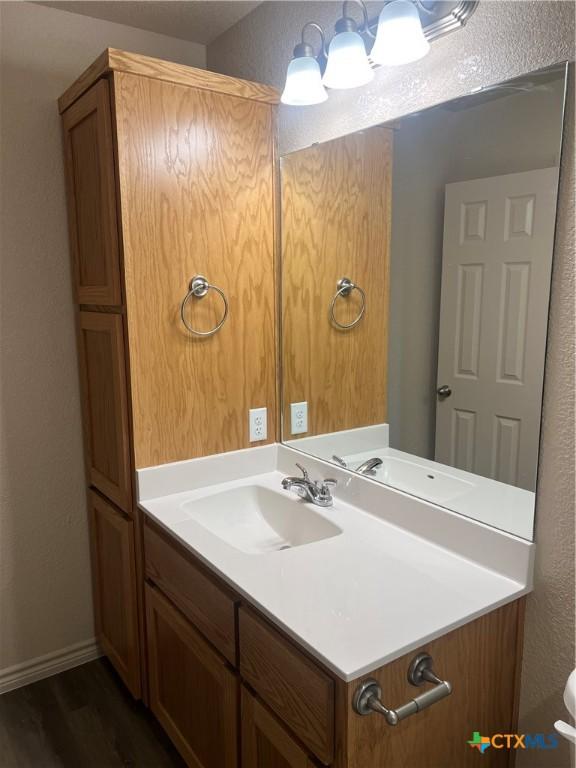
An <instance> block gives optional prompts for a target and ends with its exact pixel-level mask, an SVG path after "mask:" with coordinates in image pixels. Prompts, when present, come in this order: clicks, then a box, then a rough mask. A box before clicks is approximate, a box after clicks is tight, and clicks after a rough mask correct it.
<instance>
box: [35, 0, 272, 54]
mask: <svg viewBox="0 0 576 768" xmlns="http://www.w3.org/2000/svg"><path fill="white" fill-rule="evenodd" d="M38 5H46V6H48V7H50V8H57V9H58V10H61V11H69V12H71V13H80V14H82V15H83V16H91V17H92V18H94V19H104V20H105V21H113V22H116V23H117V24H126V25H127V26H130V27H137V28H138V29H146V30H148V31H149V32H158V33H160V34H163V35H169V36H170V37H178V38H181V39H182V40H189V41H190V42H193V43H202V44H203V45H208V43H211V42H212V40H214V39H215V38H216V37H218V36H219V35H221V34H222V33H223V32H225V31H226V30H227V29H229V28H230V27H232V26H233V25H234V24H236V22H237V21H239V20H240V19H241V18H243V17H244V16H246V15H247V14H248V13H250V11H252V10H254V8H256V7H257V6H258V5H260V2H244V0H234V1H233V2H219V0H209V1H208V2H201V1H196V0H195V1H194V2H190V1H189V0H179V1H178V2H173V0H161V1H160V2H156V0H144V1H142V0H127V1H126V0H65V2H39V3H38Z"/></svg>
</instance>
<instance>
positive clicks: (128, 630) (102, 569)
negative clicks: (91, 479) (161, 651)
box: [88, 491, 141, 698]
mask: <svg viewBox="0 0 576 768" xmlns="http://www.w3.org/2000/svg"><path fill="white" fill-rule="evenodd" d="M88 500H89V514H90V546H91V553H92V582H93V592H94V615H95V623H96V636H97V638H98V642H99V643H100V645H101V646H102V649H103V651H104V653H105V654H106V655H107V656H108V658H109V659H110V661H111V662H112V664H113V665H114V667H115V668H116V670H117V672H118V673H119V675H120V677H121V678H122V679H123V680H124V682H125V683H126V685H127V687H128V689H129V690H130V692H131V693H132V695H133V696H134V697H136V698H139V697H140V694H141V683H140V642H139V634H138V605H137V593H136V590H137V587H136V565H135V553H134V549H135V542H134V523H133V522H132V520H129V519H128V518H127V517H125V516H124V515H123V514H121V513H120V512H118V511H117V510H116V509H114V507H113V506H112V505H111V504H109V503H107V502H106V501H105V500H104V499H103V498H102V497H101V496H98V494H96V493H94V491H90V492H89V497H88Z"/></svg>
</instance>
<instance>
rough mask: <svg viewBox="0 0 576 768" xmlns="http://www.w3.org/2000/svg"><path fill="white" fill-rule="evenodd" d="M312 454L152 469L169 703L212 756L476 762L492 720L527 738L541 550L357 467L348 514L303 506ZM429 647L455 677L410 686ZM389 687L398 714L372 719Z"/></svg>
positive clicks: (372, 765)
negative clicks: (529, 659) (403, 493)
mask: <svg viewBox="0 0 576 768" xmlns="http://www.w3.org/2000/svg"><path fill="white" fill-rule="evenodd" d="M294 460H298V454H297V453H296V452H295V451H292V450H290V449H288V448H285V447H283V446H272V447H270V448H260V449H249V450H247V451H241V452H235V453H232V454H224V455H220V456H216V457H211V458H206V459H200V460H197V461H191V462H181V463H180V464H175V465H170V466H168V467H157V468H152V469H146V470H142V471H139V472H138V484H139V495H140V499H141V501H140V505H141V508H142V510H143V511H144V512H145V514H146V516H145V524H144V553H145V569H146V578H147V585H146V606H147V639H148V662H149V676H150V707H151V709H152V711H153V712H154V713H155V714H156V716H157V717H158V719H159V720H160V722H161V723H162V724H163V726H164V727H165V729H166V731H167V732H168V733H169V734H170V736H171V737H172V739H173V740H174V742H175V743H176V744H177V745H178V747H179V749H180V751H181V753H182V754H183V755H184V756H185V758H186V760H187V761H188V763H189V764H190V765H193V766H196V765H200V766H204V765H218V766H236V765H240V764H241V765H243V766H247V768H256V767H258V768H274V767H275V766H296V767H300V766H312V765H316V764H318V763H319V764H322V765H326V766H342V768H344V767H345V766H347V767H352V766H354V767H355V768H356V767H357V768H361V767H362V768H379V766H382V765H387V766H393V767H396V766H397V767H398V768H401V767H402V768H403V767H404V766H418V767H419V768H420V766H422V768H426V767H427V766H440V765H443V766H444V765H446V766H448V765H454V766H466V765H470V766H472V765H474V761H475V760H477V759H478V755H476V754H475V753H476V750H475V749H472V748H471V747H470V746H469V745H468V744H467V740H471V739H472V734H473V732H474V731H480V732H482V733H494V732H505V733H508V732H513V731H514V729H515V721H514V718H515V709H516V701H517V695H518V680H519V671H520V665H521V656H520V653H519V646H520V643H521V639H522V619H523V600H522V596H523V595H524V594H526V592H527V591H529V588H530V586H529V585H530V581H529V580H530V573H531V559H532V549H533V547H532V545H531V544H528V543H527V542H521V541H519V540H516V539H514V538H513V537H504V538H503V536H502V534H500V533H499V532H497V531H490V530H487V529H485V528H483V527H482V526H480V525H479V524H477V523H475V522H474V521H469V520H465V519H463V518H459V517H457V516H455V515H452V514H451V513H448V512H446V511H444V510H440V509H435V508H433V507H431V506H430V507H429V508H428V509H427V515H428V520H427V521H426V523H425V524H424V526H422V515H421V512H422V509H421V508H419V507H420V503H419V502H414V500H412V499H409V498H408V497H398V498H394V497H395V496H398V494H396V493H395V492H393V491H389V490H388V491H387V490H385V489H382V488H380V487H378V485H377V484H376V483H373V482H372V481H367V480H364V479H363V478H350V477H349V476H347V475H348V473H347V472H346V471H344V470H343V471H336V473H335V474H336V475H337V476H336V477H335V478H334V479H335V480H336V483H337V484H336V486H335V487H333V491H334V494H335V496H334V501H333V505H332V506H328V507H318V506H316V505H312V504H307V503H302V501H301V500H300V499H299V498H298V497H297V496H295V495H293V494H289V493H288V492H286V491H284V490H283V489H282V479H283V477H284V476H285V475H286V474H287V473H288V472H291V470H292V469H293V467H294V464H293V462H294ZM306 466H307V468H308V469H309V470H310V474H311V476H312V477H314V476H318V473H321V472H322V471H325V470H326V468H327V467H326V466H325V465H323V463H322V462H319V461H315V460H306ZM320 476H321V475H320ZM229 478H233V479H229ZM216 479H217V480H216ZM215 481H216V482H215ZM366 486H367V487H366ZM168 489H170V490H172V491H174V492H173V493H168V494H166V495H164V494H165V492H166V490H168ZM399 520H402V523H403V527H402V528H400V527H399V526H398V524H397V523H398V522H399ZM420 654H428V655H430V656H431V658H432V662H431V663H432V669H433V672H434V673H435V674H436V675H437V676H438V677H439V678H441V679H438V680H437V681H436V682H434V681H431V682H426V681H420V682H421V684H420V685H418V686H416V685H414V684H411V683H410V682H409V679H408V674H409V669H410V666H411V664H412V663H413V662H414V660H415V659H417V658H418V656H419V655H420ZM443 681H447V682H448V683H449V686H450V687H451V689H452V690H451V693H449V692H448V691H449V690H450V689H449V687H447V686H446V683H444V682H443ZM374 683H376V684H377V686H379V688H378V693H379V695H380V697H381V700H382V703H383V704H384V705H385V706H386V708H387V709H389V710H391V709H393V710H396V711H397V713H398V715H399V717H400V718H402V719H400V721H399V722H398V723H397V724H393V723H394V715H393V714H390V713H388V715H387V716H385V714H383V713H379V712H376V711H373V710H371V709H369V708H368V709H367V710H366V713H365V714H363V715H361V714H359V713H358V711H357V710H358V709H359V704H358V701H357V699H358V698H359V696H360V693H361V691H362V690H363V689H366V688H367V687H368V686H369V685H371V684H374ZM371 690H374V689H371ZM436 691H437V693H436ZM423 694H424V699H422V698H421V697H422V695H423ZM436 695H437V696H438V698H437V699H436V700H435V701H433V703H431V704H430V705H429V706H428V707H426V708H424V707H423V708H422V710H421V711H417V710H416V707H415V706H414V705H413V706H412V707H411V709H412V710H414V711H413V712H412V713H411V714H408V713H407V711H406V710H407V707H406V706H404V707H403V706H402V705H408V704H409V703H410V702H412V701H413V700H414V699H416V698H417V697H418V699H417V700H418V701H422V703H423V704H424V702H425V701H426V699H427V698H430V697H432V696H433V697H435V696H436ZM408 711H410V708H408ZM403 715H407V716H406V717H405V718H403V717H402V716H403ZM391 723H392V724H391ZM238 729H239V732H240V733H239V734H238ZM238 736H240V745H241V746H240V749H241V758H240V756H239V754H238V753H237V743H238ZM486 762H487V763H488V765H494V766H499V765H502V766H504V765H508V764H509V763H508V754H507V753H502V752H498V751H497V750H494V753H493V754H489V755H487V756H486Z"/></svg>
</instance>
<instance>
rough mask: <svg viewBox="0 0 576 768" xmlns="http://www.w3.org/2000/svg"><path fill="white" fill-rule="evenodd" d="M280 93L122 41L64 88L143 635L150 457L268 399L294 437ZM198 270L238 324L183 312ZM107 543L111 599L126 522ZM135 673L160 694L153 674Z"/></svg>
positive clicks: (106, 490)
mask: <svg viewBox="0 0 576 768" xmlns="http://www.w3.org/2000/svg"><path fill="white" fill-rule="evenodd" d="M278 100H279V99H278V93H277V92H276V91H275V90H274V89H273V88H270V87H268V86H265V85H259V84H257V83H249V82H247V81H244V80H238V79H236V78H231V77H225V76H223V75H218V74H216V73H214V72H206V71H204V70H198V69H193V68H191V67H185V66H182V65H179V64H173V63H170V62H165V61H160V60H158V59H151V58H149V57H146V56H138V55H135V54H129V53H126V52H123V51H117V50H114V49H108V50H107V51H105V52H104V53H103V54H102V55H101V56H100V57H99V58H98V59H97V60H96V61H95V62H94V64H92V66H90V67H89V68H88V69H87V70H86V72H84V74H82V75H81V76H80V77H79V78H78V80H77V81H76V82H75V83H74V84H73V85H72V86H71V87H70V88H69V89H68V90H67V91H66V93H65V94H63V96H62V97H61V98H60V100H59V109H60V112H61V114H62V124H63V134H64V157H65V166H66V180H67V193H68V218H69V230H70V250H71V255H72V263H73V275H74V294H75V298H76V304H77V305H78V307H77V310H78V311H77V326H78V339H79V364H80V378H81V384H82V401H83V421H84V435H85V453H86V466H87V474H88V482H89V485H90V487H91V488H96V489H98V491H99V492H100V493H102V494H103V495H104V496H106V498H107V499H109V500H110V501H111V502H113V503H114V504H115V505H117V506H118V507H120V509H121V510H123V512H125V513H126V515H127V516H128V517H131V518H132V520H133V522H134V525H133V528H130V526H129V525H128V523H126V525H127V526H128V527H127V528H126V530H128V529H130V531H131V533H130V535H128V534H126V538H125V539H124V544H127V541H128V539H129V538H130V541H131V542H132V544H131V550H130V551H131V557H132V560H133V562H132V564H131V567H132V569H133V571H134V573H135V574H136V578H137V581H138V584H137V587H136V590H137V597H138V606H140V610H139V616H138V626H139V628H140V638H139V640H140V645H141V647H143V646H144V640H145V637H144V616H143V611H142V609H141V608H142V606H143V604H144V598H143V591H144V585H143V574H144V566H143V562H142V556H141V553H142V530H143V521H142V516H141V513H140V512H139V510H138V509H137V508H136V507H135V506H134V498H133V491H132V489H133V487H135V476H134V473H135V470H136V469H138V468H141V467H148V466H151V465H157V464H164V463H167V462H171V461H178V460H182V459H190V458H193V457H195V456H205V455H208V454H211V453H217V452H224V451H232V450H237V449H241V448H247V447H249V445H250V443H249V434H248V411H249V409H250V408H256V407H258V408H260V407H266V408H267V409H268V441H269V442H273V441H274V440H275V439H276V340H275V332H276V331H275V326H276V298H275V296H276V290H275V284H274V275H275V266H274V159H275V148H274V141H275V115H274V112H275V105H276V104H277V103H278ZM196 274H204V275H205V276H206V277H207V279H208V280H209V281H210V283H213V284H214V285H216V286H218V287H219V288H221V289H222V290H223V291H224V293H225V296H226V300H227V302H228V304H229V316H228V319H227V321H226V323H225V324H224V325H223V326H222V328H221V330H220V331H219V332H218V333H216V334H214V335H213V336H209V337H200V336H195V335H193V334H191V333H190V332H189V331H188V330H187V329H186V328H185V327H184V325H183V323H182V321H181V318H180V305H181V302H182V300H183V299H184V297H185V296H186V294H187V293H188V290H189V284H190V281H191V278H192V277H193V276H194V275H196ZM222 310H223V305H222V302H221V299H220V297H219V294H218V293H217V292H216V291H214V290H210V291H209V293H208V295H207V296H205V297H204V298H202V300H200V299H193V300H190V301H189V302H188V306H187V313H188V315H187V317H188V321H189V322H190V323H191V324H192V325H193V326H195V327H198V329H200V330H206V329H207V328H210V327H211V326H212V325H214V323H215V321H216V320H217V319H218V318H219V317H220V315H221V313H222ZM118 520H122V521H123V522H126V521H124V519H123V518H122V517H121V516H120V517H119V518H118ZM110 530H111V529H109V531H110ZM156 543H157V544H158V547H157V549H156V553H157V555H158V558H157V559H155V560H154V562H153V563H152V564H151V567H152V568H154V569H155V570H154V575H155V577H156V578H157V579H159V580H161V582H162V587H163V589H165V590H166V591H167V593H168V594H169V595H170V597H171V599H173V600H174V602H175V603H176V604H177V605H178V607H179V608H180V609H181V610H182V611H183V612H184V613H185V614H186V615H187V616H189V618H192V619H193V620H194V621H195V622H196V623H197V625H198V626H199V627H200V629H201V631H204V632H206V633H208V632H209V633H210V636H211V641H210V642H211V643H213V645H214V646H215V647H216V648H217V649H218V650H219V651H220V652H222V653H223V654H224V655H225V656H226V657H227V658H228V659H229V660H230V661H232V662H234V663H235V662H236V637H235V631H234V622H235V619H234V611H235V609H234V604H233V603H232V602H231V601H230V599H229V598H228V597H226V596H225V595H224V593H218V594H217V593H216V592H212V593H210V589H209V586H210V579H209V578H207V577H206V574H205V571H204V570H203V569H202V568H196V567H194V566H191V565H190V563H186V561H185V558H183V559H182V558H181V559H180V560H178V559H175V560H174V561H173V562H170V563H167V562H166V561H165V560H163V559H162V542H161V541H159V540H157V541H156ZM108 546H111V547H112V550H111V552H110V553H108V552H107V551H106V547H108ZM97 549H98V559H97V560H95V562H96V563H98V562H99V563H100V565H99V566H98V567H99V569H100V570H99V574H98V576H97V578H95V580H94V583H95V601H96V606H97V609H98V606H99V605H105V604H106V605H107V601H108V596H107V595H105V594H103V593H101V592H100V590H101V589H102V588H103V586H102V585H103V584H105V583H107V581H106V580H107V579H108V578H110V577H109V574H107V573H106V569H107V568H109V567H112V568H113V567H114V566H113V565H111V563H113V561H114V557H116V549H114V547H113V542H112V537H107V538H102V540H101V541H99V542H98V544H97ZM125 555H126V552H123V556H125ZM158 569H160V570H158ZM182 577H184V582H183V581H182ZM180 587H182V588H180ZM199 594H203V595H204V596H205V597H204V602H202V601H201V600H200V601H199V600H198V599H197V596H198V595H199ZM125 598H127V593H126V590H122V591H120V592H119V593H118V594H117V595H116V596H115V600H116V602H115V603H114V610H115V611H116V610H117V614H115V615H117V618H118V619H120V618H121V616H120V614H121V611H120V608H121V602H120V601H121V600H122V599H125ZM132 609H133V605H132V604H131V605H130V606H129V608H127V609H126V610H129V611H130V616H132V614H131V611H132ZM203 622H204V623H203ZM105 634H106V633H104V634H103V635H102V636H103V638H104V637H105ZM103 647H104V650H105V651H106V652H107V653H109V656H110V659H111V661H112V662H113V663H114V664H115V665H116V666H117V668H118V670H119V672H120V674H121V675H122V676H123V677H124V678H125V679H126V678H127V673H126V665H127V663H128V659H127V658H125V657H124V656H122V655H121V654H118V653H115V651H114V643H113V642H105V641H103ZM130 668H131V670H135V669H137V660H130ZM142 672H143V677H145V669H142ZM130 680H131V682H130V688H131V690H132V691H133V692H135V691H137V692H140V691H141V690H142V691H143V693H144V695H145V694H146V686H145V682H136V681H135V680H134V679H132V678H130Z"/></svg>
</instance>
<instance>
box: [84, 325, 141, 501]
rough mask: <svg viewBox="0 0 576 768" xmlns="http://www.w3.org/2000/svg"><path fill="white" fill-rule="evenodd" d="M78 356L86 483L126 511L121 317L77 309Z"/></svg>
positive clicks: (125, 410) (127, 477)
mask: <svg viewBox="0 0 576 768" xmlns="http://www.w3.org/2000/svg"><path fill="white" fill-rule="evenodd" d="M79 358H80V380H81V385H82V387H81V388H82V408H83V420H84V436H85V451H86V463H87V468H88V474H89V478H90V484H91V485H93V486H94V487H95V488H98V490H99V491H101V492H102V493H103V494H105V495H106V496H107V497H108V498H109V499H111V500H112V501H113V502H115V503H116V504H117V505H118V506H119V507H120V508H121V509H123V510H124V511H125V512H128V513H129V512H131V482H132V480H131V472H130V445H129V435H128V405H127V401H126V369H125V360H124V336H123V327H122V316H121V315H117V314H111V313H107V312H102V313H101V312H80V313H79Z"/></svg>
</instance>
